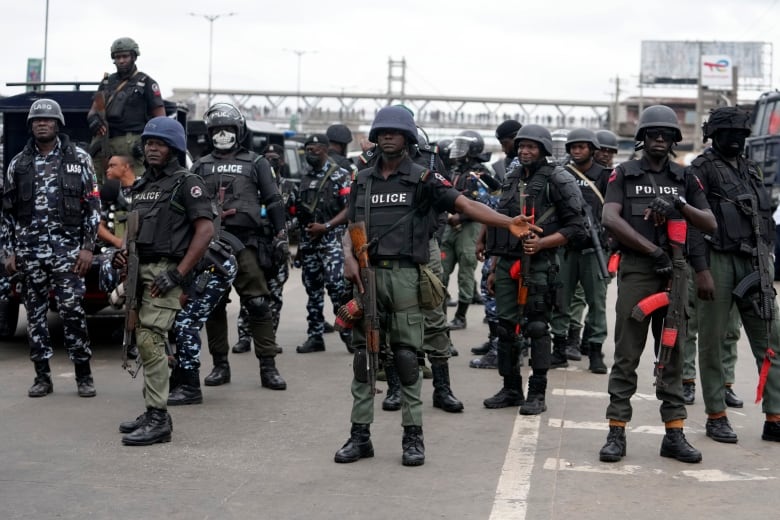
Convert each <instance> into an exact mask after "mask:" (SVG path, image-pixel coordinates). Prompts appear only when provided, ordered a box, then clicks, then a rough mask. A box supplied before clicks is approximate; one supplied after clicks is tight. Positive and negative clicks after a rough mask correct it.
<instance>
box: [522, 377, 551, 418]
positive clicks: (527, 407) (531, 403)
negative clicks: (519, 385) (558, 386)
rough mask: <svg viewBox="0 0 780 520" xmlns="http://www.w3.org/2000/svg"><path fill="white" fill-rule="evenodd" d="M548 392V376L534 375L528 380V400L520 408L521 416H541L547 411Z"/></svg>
mask: <svg viewBox="0 0 780 520" xmlns="http://www.w3.org/2000/svg"><path fill="white" fill-rule="evenodd" d="M546 391H547V376H536V375H532V376H531V377H529V378H528V398H526V400H525V403H523V405H522V406H521V407H520V411H519V412H520V415H539V414H540V413H542V412H544V411H546V410H547V405H546V404H545V402H544V393H545V392H546Z"/></svg>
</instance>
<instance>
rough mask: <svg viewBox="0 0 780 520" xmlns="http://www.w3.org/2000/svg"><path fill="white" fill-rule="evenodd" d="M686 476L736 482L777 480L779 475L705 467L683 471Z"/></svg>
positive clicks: (709, 480)
mask: <svg viewBox="0 0 780 520" xmlns="http://www.w3.org/2000/svg"><path fill="white" fill-rule="evenodd" d="M680 473H682V474H683V475H685V476H686V477H691V478H695V479H696V480H698V481H699V482H734V481H738V480H775V479H777V477H762V476H760V475H751V474H749V473H736V474H734V473H726V472H725V471H721V470H719V469H705V470H699V471H681V472H680Z"/></svg>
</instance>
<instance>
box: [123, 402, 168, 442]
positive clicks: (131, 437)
mask: <svg viewBox="0 0 780 520" xmlns="http://www.w3.org/2000/svg"><path fill="white" fill-rule="evenodd" d="M171 431H172V429H171V425H170V424H169V423H168V412H167V411H165V410H160V409H159V408H148V409H147V410H146V420H144V421H142V424H141V426H139V427H138V428H137V429H136V430H134V431H132V432H131V433H128V434H127V435H125V436H124V437H122V444H124V445H125V446H149V445H150V444H157V443H158V442H170V441H171Z"/></svg>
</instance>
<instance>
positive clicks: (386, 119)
mask: <svg viewBox="0 0 780 520" xmlns="http://www.w3.org/2000/svg"><path fill="white" fill-rule="evenodd" d="M380 130H398V131H400V132H403V134H404V135H405V136H406V139H408V140H409V144H417V127H416V126H415V124H414V118H413V117H412V113H411V112H409V109H408V108H406V107H402V106H391V107H383V108H381V109H380V110H379V112H377V113H376V117H375V118H374V122H373V123H372V124H371V130H370V131H369V132H368V140H369V141H371V142H372V143H376V142H377V133H378V132H379V131H380Z"/></svg>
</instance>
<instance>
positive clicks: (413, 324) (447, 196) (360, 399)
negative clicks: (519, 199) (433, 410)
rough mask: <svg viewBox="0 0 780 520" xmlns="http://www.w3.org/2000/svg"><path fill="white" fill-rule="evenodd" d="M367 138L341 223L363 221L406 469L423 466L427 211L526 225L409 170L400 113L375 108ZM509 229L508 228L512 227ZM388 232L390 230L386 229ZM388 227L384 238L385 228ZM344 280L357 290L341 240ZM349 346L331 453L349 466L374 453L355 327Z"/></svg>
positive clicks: (408, 123)
mask: <svg viewBox="0 0 780 520" xmlns="http://www.w3.org/2000/svg"><path fill="white" fill-rule="evenodd" d="M369 139H370V140H371V141H372V142H375V143H377V144H378V145H379V148H378V150H379V153H380V154H381V157H380V159H379V161H378V162H377V164H376V166H375V167H371V168H368V169H366V170H363V171H361V172H360V173H359V174H358V176H357V178H356V180H355V182H353V184H352V189H351V191H350V204H349V221H350V222H364V223H367V235H368V240H369V241H372V240H373V241H375V242H374V244H375V245H374V246H372V247H371V248H370V249H369V250H368V253H369V256H370V262H371V265H373V266H375V267H376V289H377V308H378V311H379V313H380V323H382V324H383V325H382V331H381V332H382V334H383V335H384V337H385V338H386V342H387V345H388V347H389V348H390V349H391V350H392V351H393V356H392V357H393V363H394V364H395V367H396V368H397V370H398V374H399V377H400V379H401V383H402V389H403V390H402V396H403V397H402V424H403V426H404V434H403V441H402V447H403V457H402V463H403V464H404V465H406V466H418V465H421V464H423V463H424V462H425V447H424V443H423V432H422V402H421V401H420V388H421V384H422V381H421V378H420V369H419V365H418V363H417V350H418V349H420V348H421V347H422V343H423V333H424V325H423V316H422V313H421V310H420V299H419V293H418V286H419V280H420V276H421V275H420V269H419V266H420V264H425V263H427V261H428V254H429V242H430V237H431V235H430V222H431V220H430V216H429V215H428V213H429V212H430V208H431V207H434V208H436V209H435V211H441V210H448V211H462V212H465V213H466V214H467V215H469V217H470V218H472V219H474V220H477V221H481V222H485V223H488V224H490V225H494V226H502V227H509V226H512V227H513V231H514V232H515V233H517V234H518V235H522V234H524V233H526V232H527V224H525V221H526V219H522V218H520V219H515V220H514V221H513V220H512V219H510V218H508V217H505V216H501V215H498V214H497V213H495V212H494V211H492V210H491V209H490V208H488V207H487V206H485V205H483V204H478V203H475V202H473V201H470V200H469V199H467V198H466V197H462V196H460V194H459V193H458V192H457V191H456V190H452V189H451V188H450V185H449V182H448V181H447V180H446V179H445V178H444V177H443V176H442V175H441V174H438V173H430V171H426V169H425V168H423V167H420V166H416V165H415V164H414V163H413V162H412V161H411V159H410V158H409V155H408V151H407V149H408V146H409V145H410V144H413V143H415V142H416V141H417V131H416V128H415V125H414V119H413V118H412V115H411V114H410V113H409V112H408V111H407V110H405V109H404V108H402V107H398V106H392V107H385V108H382V109H381V110H379V112H378V113H377V116H376V118H375V119H374V122H373V124H372V126H371V131H370V133H369ZM513 222H514V224H516V225H513ZM391 226H392V228H391ZM388 229H390V231H389V232H388V231H387V230H388ZM344 236H345V238H344V253H345V265H344V274H345V276H346V277H347V278H348V279H349V280H350V281H351V282H352V283H353V284H354V285H355V287H356V290H357V291H358V292H359V293H362V292H363V286H362V284H361V282H360V276H359V272H358V267H357V261H356V259H355V256H354V253H353V251H352V243H351V240H350V239H349V238H348V237H349V234H345V235H344ZM353 334H354V346H355V347H356V352H355V360H354V363H353V369H354V377H353V381H352V396H353V399H354V400H353V406H352V415H351V420H352V429H351V434H350V438H349V440H348V441H347V442H346V443H345V444H344V446H343V447H342V448H341V449H340V450H338V451H337V452H336V455H335V461H336V462H341V463H345V462H355V461H357V460H359V459H361V458H365V457H372V456H373V455H374V450H373V446H372V443H371V439H370V428H369V427H370V423H371V422H373V415H374V414H373V399H374V395H373V393H372V392H371V385H370V383H369V380H368V379H369V374H367V373H366V369H365V367H366V339H365V335H364V333H363V332H362V328H361V327H355V328H354V329H353Z"/></svg>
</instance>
